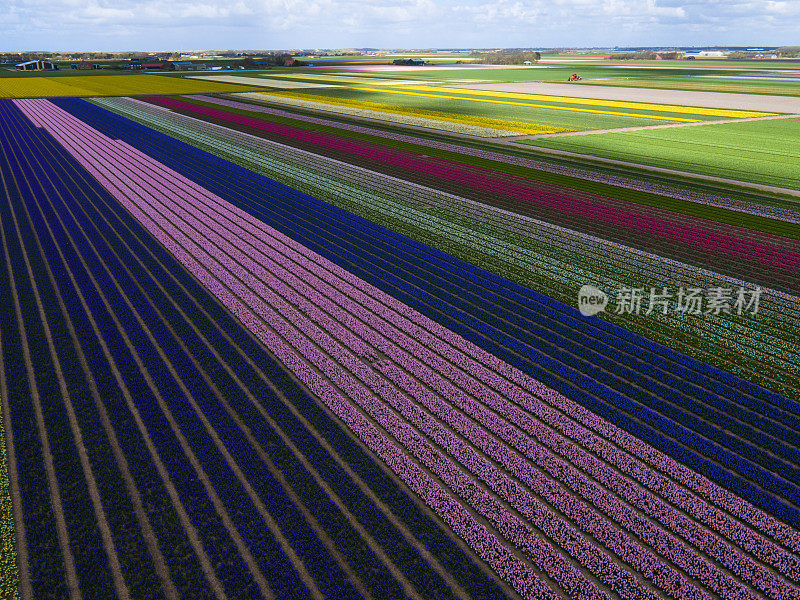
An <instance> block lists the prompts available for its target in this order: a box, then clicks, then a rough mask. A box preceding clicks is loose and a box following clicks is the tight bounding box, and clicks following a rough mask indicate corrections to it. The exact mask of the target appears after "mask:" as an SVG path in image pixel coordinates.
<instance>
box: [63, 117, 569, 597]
mask: <svg viewBox="0 0 800 600" xmlns="http://www.w3.org/2000/svg"><path fill="white" fill-rule="evenodd" d="M56 116H57V117H58V120H59V121H62V120H63V118H64V117H65V116H66V115H56ZM50 125H51V127H49V129H50V130H51V133H53V134H54V135H55V136H56V137H57V138H58V139H59V141H61V142H62V143H63V144H64V145H65V147H67V149H68V150H69V151H70V152H73V153H75V154H78V155H80V158H81V161H82V164H84V166H86V167H87V168H89V169H90V171H91V172H92V173H93V175H95V176H96V177H97V178H98V180H99V181H101V183H103V184H104V185H105V186H107V187H108V189H109V190H110V191H111V192H112V193H114V195H115V196H116V197H117V198H118V199H119V200H120V202H122V203H123V204H124V205H125V206H126V208H128V209H129V210H131V212H132V213H133V214H134V215H135V216H136V217H137V218H138V219H140V220H141V222H142V223H143V224H144V225H145V226H146V227H147V228H148V229H149V230H151V231H152V232H153V233H154V234H155V235H156V237H157V239H159V240H160V241H162V243H164V244H165V245H166V246H167V247H168V248H169V249H170V250H171V251H172V252H174V253H175V255H176V256H177V257H178V258H179V259H180V260H181V262H183V263H184V264H185V265H186V266H187V268H189V269H190V270H191V271H192V272H193V273H194V274H195V275H196V276H198V278H199V279H201V281H203V282H204V283H205V284H206V285H207V286H208V287H209V289H210V290H212V292H214V293H215V294H216V295H217V296H218V297H220V299H222V300H223V302H225V304H226V305H227V306H229V307H230V308H231V310H232V311H234V313H235V314H237V316H239V317H240V318H241V319H242V321H243V322H244V323H245V324H246V325H247V326H248V327H249V328H251V330H253V331H254V333H256V335H257V336H258V337H259V338H260V339H262V341H264V342H265V343H266V344H267V345H268V346H269V347H270V349H271V350H273V351H274V352H275V353H276V354H277V355H278V356H279V358H280V359H281V360H283V361H284V363H285V364H287V366H289V367H290V368H291V369H292V370H293V372H295V373H296V374H297V375H298V376H300V377H301V379H302V380H303V381H304V382H305V383H306V384H307V385H309V387H310V388H311V389H312V390H313V391H314V392H315V393H317V394H318V395H319V396H320V397H321V398H322V399H323V400H324V401H325V402H326V404H328V405H329V406H330V407H331V408H332V409H333V410H334V411H335V412H336V413H337V415H339V416H340V417H341V418H342V419H343V420H345V422H347V423H348V425H349V426H350V427H351V428H352V429H353V430H354V431H356V432H357V433H358V434H359V436H360V437H361V438H362V439H364V441H365V442H367V443H368V445H369V446H370V447H371V448H372V449H373V450H375V451H376V452H377V453H378V454H379V455H381V456H382V457H383V458H384V460H386V462H387V463H388V464H389V465H390V466H391V467H392V468H393V469H394V470H395V471H396V472H397V473H398V474H399V475H400V476H401V477H402V478H403V479H404V480H405V481H406V482H407V483H408V484H409V485H410V486H411V487H412V488H413V489H414V490H415V491H416V492H417V493H419V494H420V495H421V496H422V497H423V499H424V500H425V501H426V502H427V503H428V504H429V505H431V506H432V507H433V508H434V509H436V510H437V512H438V513H439V514H440V515H441V516H442V517H443V518H444V519H445V520H446V521H447V522H448V523H449V524H450V525H451V526H452V527H453V529H454V530H455V531H456V533H458V534H459V535H460V536H461V537H462V538H464V539H465V540H467V541H468V542H469V543H470V545H471V546H472V547H473V548H474V549H475V550H476V551H477V552H478V554H479V555H480V556H482V558H484V559H485V560H487V562H489V564H491V565H492V566H493V567H494V568H495V569H496V570H497V571H498V573H500V575H501V576H504V577H505V578H507V579H508V580H509V581H510V582H511V583H512V585H513V586H514V587H515V589H517V590H518V591H519V592H520V593H523V595H525V596H526V597H530V598H555V597H556V596H555V594H554V592H553V591H552V590H551V589H550V588H549V586H547V585H546V584H545V583H544V582H543V581H542V580H541V579H540V578H539V577H538V576H537V575H536V573H535V571H533V570H531V569H530V568H529V567H528V566H527V565H526V564H525V563H524V562H522V561H520V560H519V559H518V558H516V557H515V556H514V554H513V552H512V551H511V550H510V549H508V548H507V547H505V546H504V545H503V544H502V543H501V542H500V541H499V540H497V538H496V536H495V535H493V534H492V533H490V532H489V530H487V529H486V527H485V526H483V525H481V524H480V523H479V522H478V521H476V520H475V519H474V518H473V517H472V516H471V514H470V513H469V511H467V510H466V509H465V508H464V507H463V506H462V505H460V504H459V503H457V501H456V500H455V499H454V498H453V497H452V496H451V495H450V494H449V493H447V492H446V491H445V490H444V489H442V488H441V486H439V485H438V484H437V483H436V482H435V480H433V479H431V478H430V476H428V475H427V474H426V473H425V471H424V470H423V469H421V468H420V466H419V465H417V464H416V463H414V462H413V460H411V459H410V457H408V455H407V454H405V453H404V452H402V451H401V450H400V449H399V448H398V447H397V446H396V445H395V444H393V443H392V442H391V441H390V440H389V439H388V438H387V437H386V436H385V435H383V434H381V432H380V430H379V429H378V428H377V427H376V426H375V425H374V424H373V423H371V422H370V421H369V420H368V419H366V417H365V416H364V415H363V414H362V413H360V412H359V411H358V410H357V409H356V408H355V407H354V406H353V405H352V404H351V403H350V402H349V401H347V400H346V399H345V398H344V397H342V395H341V394H340V393H339V392H338V391H337V390H336V389H335V388H334V387H333V386H332V385H331V384H330V383H328V382H327V381H326V380H325V378H324V377H321V376H320V374H319V371H318V368H319V367H320V366H321V367H322V371H323V373H324V374H325V375H327V376H328V378H329V379H331V380H338V382H337V383H339V385H340V389H344V390H345V391H346V392H347V395H348V396H350V397H353V398H356V400H357V401H360V403H361V404H362V405H364V406H367V407H369V408H371V409H373V412H376V413H378V414H379V416H384V417H387V418H389V419H391V413H389V412H388V411H385V410H384V411H381V406H380V405H379V403H378V404H375V403H376V402H377V400H376V399H374V398H373V397H372V395H371V394H370V393H369V392H368V391H366V390H364V389H363V388H361V387H360V386H358V385H356V384H355V383H354V382H353V381H352V380H351V381H348V380H347V378H346V377H345V378H342V377H340V376H341V375H342V372H341V369H340V368H339V367H338V365H336V363H334V362H333V361H331V360H330V359H329V358H328V357H327V356H325V355H323V354H322V353H321V352H319V350H318V349H317V348H316V347H315V346H314V345H313V344H309V343H308V342H307V340H306V338H305V337H304V336H302V335H301V334H299V333H298V332H296V331H293V330H292V326H291V324H290V323H289V322H286V321H283V322H277V319H276V316H277V315H276V313H274V312H273V311H270V310H268V309H266V310H265V308H264V303H263V301H262V299H261V298H259V296H258V295H256V294H254V293H253V292H252V291H250V290H248V289H247V288H246V287H245V286H243V285H241V284H237V283H236V282H235V281H234V280H233V279H232V277H231V276H230V275H229V274H227V273H226V271H225V268H224V267H223V266H222V265H220V264H219V263H216V262H215V261H213V260H211V259H210V258H209V257H208V256H207V255H204V253H203V251H202V250H201V249H200V246H198V245H196V244H194V243H193V242H192V241H190V240H189V239H188V238H186V237H185V236H182V234H181V233H180V232H179V231H178V230H177V229H176V228H175V227H174V226H172V225H171V224H170V223H169V222H165V221H164V220H163V219H161V218H159V216H157V215H156V216H155V217H154V218H151V215H148V213H147V212H145V211H143V210H141V205H140V204H139V203H145V202H146V200H145V198H146V197H147V195H148V193H147V192H146V187H147V184H146V183H145V182H144V181H141V180H139V181H136V180H134V179H133V177H131V178H129V177H119V176H118V175H116V174H114V173H113V169H112V168H109V167H108V165H106V164H104V163H105V161H103V160H101V159H100V157H107V156H108V153H109V152H111V151H112V150H113V149H114V146H115V144H116V146H117V149H119V148H120V147H121V146H122V145H121V144H119V143H115V142H112V141H111V140H108V139H107V138H106V139H105V140H102V138H99V139H101V140H102V143H98V144H97V145H96V146H92V145H89V146H88V148H89V150H88V151H86V152H84V151H83V150H85V149H82V148H81V145H82V144H86V139H87V137H92V136H93V135H94V136H96V132H93V131H92V132H90V131H86V129H85V128H84V129H83V130H81V129H80V128H79V127H75V131H74V132H71V133H72V134H73V135H71V136H70V135H69V133H70V132H68V128H64V127H60V126H59V125H61V123H59V125H54V124H53V123H50ZM73 126H74V125H73ZM103 137H104V136H103ZM175 175H176V177H177V174H175ZM176 239H182V242H183V243H182V244H179V243H177V242H176ZM201 245H203V243H202V242H201ZM198 258H199V260H198ZM221 281H226V283H227V284H230V285H232V287H231V288H230V289H234V290H235V292H236V293H237V294H236V295H234V294H231V292H230V289H229V288H227V287H226V286H225V285H223V284H221ZM237 295H238V298H237ZM259 313H260V317H261V318H258V316H256V315H259ZM267 319H269V321H268V320H267ZM265 322H270V325H277V326H278V327H277V330H278V331H279V332H280V333H281V334H282V335H280V336H279V335H277V334H276V333H275V331H273V330H272V329H271V328H270V327H267V326H265ZM282 338H283V339H282ZM286 341H289V342H290V343H293V344H294V345H295V346H296V347H297V348H299V349H300V355H298V353H296V352H295V351H293V350H291V348H290V347H289V346H288V345H287V344H286ZM334 347H335V346H333V347H329V349H332V348H334ZM301 356H305V357H306V360H304V359H303V358H301ZM308 359H310V361H311V364H309V362H307V360H308ZM312 364H314V365H316V366H317V368H315V367H314V366H312ZM350 366H357V365H353V364H351V365H350ZM387 424H390V425H394V429H395V434H396V436H399V439H405V441H406V442H407V443H411V442H413V441H414V437H413V436H412V437H411V438H408V435H409V434H410V431H411V430H410V428H408V427H407V426H405V425H404V424H403V423H401V422H399V420H398V421H397V422H395V423H394V424H392V423H390V422H389V423H387ZM422 448H424V446H421V447H420V448H419V449H418V450H419V451H420V452H422V451H423V450H422ZM453 477H454V474H453V473H450V474H449V479H450V480H451V482H454V481H455V479H453ZM455 477H456V479H458V476H457V475H455ZM545 556H548V555H547V553H546V549H545ZM578 575H580V573H578Z"/></svg>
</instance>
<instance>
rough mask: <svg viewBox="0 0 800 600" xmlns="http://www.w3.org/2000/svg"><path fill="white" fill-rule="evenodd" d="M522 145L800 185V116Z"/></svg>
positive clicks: (776, 183)
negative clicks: (799, 117) (798, 117)
mask: <svg viewBox="0 0 800 600" xmlns="http://www.w3.org/2000/svg"><path fill="white" fill-rule="evenodd" d="M524 143H526V144H530V145H534V146H542V147H546V148H555V149H557V150H566V151H569V152H577V153H581V154H590V155H593V156H600V157H603V158H611V159H616V160H624V161H629V162H635V163H640V164H645V165H651V166H656V167H663V168H668V169H678V170H681V171H689V172H692V173H700V174H702V175H711V176H715V177H726V178H730V179H737V180H741V181H749V182H753V183H760V184H765V185H773V186H780V187H787V188H792V189H800V119H776V120H765V121H743V122H741V123H720V124H709V125H702V126H692V127H671V128H664V129H648V130H639V131H630V132H615V133H601V134H589V135H580V136H568V137H552V138H540V139H533V140H526V141H525V142H524Z"/></svg>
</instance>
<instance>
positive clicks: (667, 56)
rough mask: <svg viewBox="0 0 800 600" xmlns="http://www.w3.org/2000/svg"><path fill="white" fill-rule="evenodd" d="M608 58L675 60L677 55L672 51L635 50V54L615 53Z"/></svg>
mask: <svg viewBox="0 0 800 600" xmlns="http://www.w3.org/2000/svg"><path fill="white" fill-rule="evenodd" d="M609 58H611V59H613V60H677V59H678V58H680V57H679V56H678V53H677V52H675V51H672V50H669V51H666V52H655V51H653V50H637V51H636V52H615V53H613V54H612V55H611V56H609Z"/></svg>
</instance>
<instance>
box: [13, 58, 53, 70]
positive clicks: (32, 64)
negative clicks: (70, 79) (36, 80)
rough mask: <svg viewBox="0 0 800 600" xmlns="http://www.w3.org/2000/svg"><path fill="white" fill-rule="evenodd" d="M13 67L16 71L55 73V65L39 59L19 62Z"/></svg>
mask: <svg viewBox="0 0 800 600" xmlns="http://www.w3.org/2000/svg"><path fill="white" fill-rule="evenodd" d="M15 66H16V69H17V71H55V70H56V69H57V67H56V65H55V63H52V62H48V61H46V60H41V59H39V60H29V61H26V62H21V63H19V64H17V65H15Z"/></svg>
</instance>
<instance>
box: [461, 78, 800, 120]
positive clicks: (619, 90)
mask: <svg viewBox="0 0 800 600" xmlns="http://www.w3.org/2000/svg"><path fill="white" fill-rule="evenodd" d="M447 87H452V88H466V89H471V90H489V91H493V92H515V93H521V94H546V95H551V96H572V97H574V98H594V99H598V100H621V101H627V102H654V103H660V104H678V105H684V106H704V107H709V108H731V109H740V110H758V111H764V112H780V113H800V97H793V96H768V95H762V94H731V93H725V92H695V91H688V90H657V89H652V88H630V87H614V86H608V85H582V84H572V83H550V82H536V81H531V82H519V83H480V84H468V85H453V86H447Z"/></svg>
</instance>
